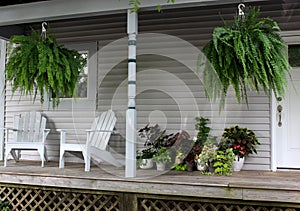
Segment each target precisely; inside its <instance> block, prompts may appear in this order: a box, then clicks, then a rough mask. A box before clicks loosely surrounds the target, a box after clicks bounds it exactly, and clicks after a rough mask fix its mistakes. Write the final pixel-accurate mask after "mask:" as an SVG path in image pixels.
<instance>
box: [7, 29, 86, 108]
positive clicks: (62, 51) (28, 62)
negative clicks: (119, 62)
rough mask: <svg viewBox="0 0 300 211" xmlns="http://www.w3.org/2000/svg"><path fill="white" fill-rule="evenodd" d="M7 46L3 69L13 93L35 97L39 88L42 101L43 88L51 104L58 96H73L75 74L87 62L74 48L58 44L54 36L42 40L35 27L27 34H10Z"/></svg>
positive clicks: (54, 103)
mask: <svg viewBox="0 0 300 211" xmlns="http://www.w3.org/2000/svg"><path fill="white" fill-rule="evenodd" d="M8 49H9V60H8V63H7V65H6V70H5V71H6V79H7V80H8V81H10V82H11V85H12V92H13V93H14V92H15V91H16V90H19V91H20V92H21V93H22V94H25V95H31V94H33V95H34V100H35V98H36V95H37V93H38V92H39V93H40V95H41V103H43V101H44V94H45V93H44V92H45V91H46V92H48V91H50V92H52V97H53V107H56V106H57V105H58V104H59V102H60V98H59V96H61V95H67V96H70V97H72V96H73V92H74V90H76V89H75V88H76V84H77V80H78V74H79V72H80V71H81V70H82V69H83V67H84V66H85V64H86V59H85V58H83V57H82V56H81V55H80V54H79V53H78V52H77V51H75V50H69V49H66V48H64V47H63V46H60V45H58V44H57V43H56V40H55V38H54V37H53V36H49V35H48V36H47V37H46V39H45V40H42V38H41V36H40V35H39V34H38V33H37V32H36V31H34V30H32V33H31V35H29V36H23V35H21V36H13V37H11V39H10V44H9V47H8Z"/></svg>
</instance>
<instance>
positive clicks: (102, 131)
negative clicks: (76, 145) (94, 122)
mask: <svg viewBox="0 0 300 211" xmlns="http://www.w3.org/2000/svg"><path fill="white" fill-rule="evenodd" d="M85 131H86V132H112V133H114V132H115V131H114V130H85Z"/></svg>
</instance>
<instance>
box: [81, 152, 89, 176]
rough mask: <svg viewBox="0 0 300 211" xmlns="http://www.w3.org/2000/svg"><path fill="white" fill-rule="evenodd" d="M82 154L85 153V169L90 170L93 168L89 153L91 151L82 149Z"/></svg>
mask: <svg viewBox="0 0 300 211" xmlns="http://www.w3.org/2000/svg"><path fill="white" fill-rule="evenodd" d="M82 155H83V158H84V164H85V165H84V166H85V167H84V170H85V171H90V169H91V157H90V155H89V153H87V152H86V151H82Z"/></svg>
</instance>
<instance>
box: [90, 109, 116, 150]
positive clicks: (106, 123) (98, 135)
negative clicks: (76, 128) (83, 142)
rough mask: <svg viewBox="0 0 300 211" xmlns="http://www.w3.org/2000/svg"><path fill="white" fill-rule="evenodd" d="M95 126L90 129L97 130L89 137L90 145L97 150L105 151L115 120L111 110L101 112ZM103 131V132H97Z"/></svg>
mask: <svg viewBox="0 0 300 211" xmlns="http://www.w3.org/2000/svg"><path fill="white" fill-rule="evenodd" d="M96 120H97V121H94V122H97V125H96V126H94V128H93V127H92V130H96V131H97V130H98V132H94V133H93V134H92V135H91V136H90V143H91V145H92V146H95V147H97V148H99V149H102V150H105V149H106V147H107V144H108V141H109V138H110V136H111V133H112V131H113V129H114V127H115V124H116V121H117V118H116V116H115V114H114V112H113V111H112V110H109V111H107V112H103V113H102V114H101V115H100V117H97V118H96ZM99 131H103V132H99Z"/></svg>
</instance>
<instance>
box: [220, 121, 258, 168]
mask: <svg viewBox="0 0 300 211" xmlns="http://www.w3.org/2000/svg"><path fill="white" fill-rule="evenodd" d="M259 144H260V143H259V141H258V139H257V137H256V135H255V133H254V132H253V131H252V130H249V129H247V128H240V127H239V126H237V125H236V126H232V127H229V128H225V129H224V133H223V135H222V140H221V142H220V145H219V148H220V149H223V150H226V149H228V148H232V150H233V153H234V154H235V156H236V158H235V161H236V162H235V165H234V170H235V171H238V170H240V169H241V168H236V167H237V165H241V166H242V165H243V163H244V158H245V156H247V155H249V154H253V153H255V154H257V150H256V145H259ZM237 162H240V163H239V164H238V163H237Z"/></svg>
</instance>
